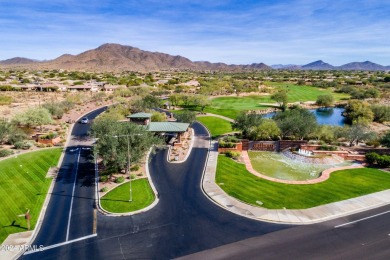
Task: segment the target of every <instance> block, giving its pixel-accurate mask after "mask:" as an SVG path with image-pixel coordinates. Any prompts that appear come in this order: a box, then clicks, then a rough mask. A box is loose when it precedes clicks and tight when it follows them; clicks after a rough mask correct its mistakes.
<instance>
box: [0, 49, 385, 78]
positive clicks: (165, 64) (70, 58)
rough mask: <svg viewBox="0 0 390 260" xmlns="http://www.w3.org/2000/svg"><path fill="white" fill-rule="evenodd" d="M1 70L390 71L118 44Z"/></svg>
mask: <svg viewBox="0 0 390 260" xmlns="http://www.w3.org/2000/svg"><path fill="white" fill-rule="evenodd" d="M0 66H1V67H2V68H24V69H65V70H84V71H97V72H100V71H143V72H147V71H160V70H171V69H176V70H226V71H240V70H271V69H298V70H299V69H302V70H390V66H387V67H386V66H382V65H379V64H375V63H372V62H369V61H366V62H352V63H348V64H345V65H342V66H333V65H330V64H328V63H325V62H323V61H321V60H319V61H315V62H312V63H309V64H306V65H303V66H301V65H273V66H268V65H266V64H264V63H252V64H248V65H228V64H225V63H211V62H207V61H191V60H189V59H187V58H185V57H182V56H173V55H169V54H165V53H160V52H150V51H143V50H141V49H138V48H135V47H131V46H124V45H120V44H112V43H107V44H103V45H101V46H99V47H98V48H96V49H93V50H88V51H85V52H83V53H80V54H78V55H71V54H64V55H61V56H60V57H58V58H56V59H54V60H48V61H37V60H32V59H27V58H21V57H16V58H12V59H7V60H3V61H0Z"/></svg>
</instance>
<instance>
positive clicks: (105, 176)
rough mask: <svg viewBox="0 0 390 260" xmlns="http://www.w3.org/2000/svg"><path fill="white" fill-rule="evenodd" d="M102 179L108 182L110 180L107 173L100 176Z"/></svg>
mask: <svg viewBox="0 0 390 260" xmlns="http://www.w3.org/2000/svg"><path fill="white" fill-rule="evenodd" d="M100 181H101V182H107V181H108V176H107V175H103V176H100Z"/></svg>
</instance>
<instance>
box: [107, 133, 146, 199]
mask: <svg viewBox="0 0 390 260" xmlns="http://www.w3.org/2000/svg"><path fill="white" fill-rule="evenodd" d="M132 135H142V134H129V135H114V136H113V137H115V138H119V137H126V138H127V165H126V173H129V184H130V199H129V202H132V201H133V191H132V188H131V172H130V136H132Z"/></svg>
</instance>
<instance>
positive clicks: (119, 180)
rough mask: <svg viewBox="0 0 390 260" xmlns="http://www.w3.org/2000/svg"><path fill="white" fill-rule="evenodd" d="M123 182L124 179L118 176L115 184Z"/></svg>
mask: <svg viewBox="0 0 390 260" xmlns="http://www.w3.org/2000/svg"><path fill="white" fill-rule="evenodd" d="M124 181H125V177H123V176H119V177H118V178H116V179H115V183H122V182H124Z"/></svg>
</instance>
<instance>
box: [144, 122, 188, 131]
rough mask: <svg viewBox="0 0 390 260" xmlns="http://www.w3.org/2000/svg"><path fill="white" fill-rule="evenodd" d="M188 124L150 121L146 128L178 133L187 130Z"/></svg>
mask: <svg viewBox="0 0 390 260" xmlns="http://www.w3.org/2000/svg"><path fill="white" fill-rule="evenodd" d="M189 125H190V124H188V123H177V122H150V123H149V125H148V126H147V130H148V131H150V132H165V133H180V132H185V131H187V129H188V127H189Z"/></svg>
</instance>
